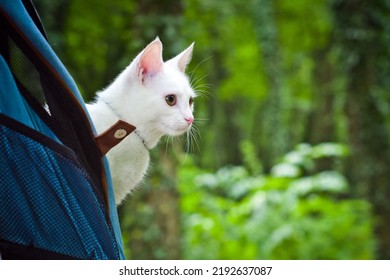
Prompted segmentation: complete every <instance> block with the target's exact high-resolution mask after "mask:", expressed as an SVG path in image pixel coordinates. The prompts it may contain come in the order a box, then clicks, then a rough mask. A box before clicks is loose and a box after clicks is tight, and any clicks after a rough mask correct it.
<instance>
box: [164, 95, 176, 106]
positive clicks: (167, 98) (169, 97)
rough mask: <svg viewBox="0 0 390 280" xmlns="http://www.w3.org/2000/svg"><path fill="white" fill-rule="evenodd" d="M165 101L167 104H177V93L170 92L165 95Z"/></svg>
mask: <svg viewBox="0 0 390 280" xmlns="http://www.w3.org/2000/svg"><path fill="white" fill-rule="evenodd" d="M165 101H166V102H167V104H168V105H169V106H173V105H175V104H176V95H174V94H170V95H167V96H165Z"/></svg>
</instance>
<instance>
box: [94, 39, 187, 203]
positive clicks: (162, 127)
mask: <svg viewBox="0 0 390 280" xmlns="http://www.w3.org/2000/svg"><path fill="white" fill-rule="evenodd" d="M192 49H193V44H192V45H191V46H190V47H188V48H187V49H186V50H185V51H183V52H182V53H180V54H179V55H177V56H176V57H174V58H173V59H171V60H169V61H167V62H165V63H164V62H163V60H162V44H161V41H160V40H159V39H158V38H157V39H156V40H154V41H153V42H152V43H150V44H149V45H148V46H147V47H146V48H145V49H144V50H143V51H142V52H141V53H140V54H139V55H138V56H137V57H136V58H135V59H134V60H133V62H132V63H131V64H130V65H129V66H128V67H127V68H126V69H125V70H124V71H123V72H122V73H121V74H120V75H119V76H118V77H117V78H116V79H115V80H114V82H113V83H112V84H111V85H110V86H108V87H107V88H106V89H105V90H103V91H101V92H98V93H97V99H96V101H95V102H94V103H92V104H88V105H87V109H88V111H89V113H90V115H91V118H92V121H93V123H94V125H95V127H96V129H97V132H98V133H101V132H103V131H105V130H106V129H108V128H109V127H111V126H112V125H113V124H114V123H115V122H116V121H118V120H119V119H123V120H125V121H126V122H128V123H130V124H132V125H134V126H135V127H136V131H137V133H138V135H139V136H138V135H137V134H136V133H135V132H133V133H132V134H131V135H129V136H128V137H127V138H125V139H124V140H123V141H122V142H121V143H120V144H118V145H117V146H116V147H114V148H112V149H111V150H110V151H109V152H108V154H107V157H108V161H109V164H110V170H111V175H112V178H113V185H114V191H115V200H116V203H117V205H118V204H120V203H121V202H122V201H123V199H124V198H125V197H126V196H127V194H129V193H131V190H132V189H134V187H135V186H136V185H137V184H138V183H139V182H140V181H141V180H142V178H143V177H144V175H145V174H146V172H147V169H148V165H149V161H150V158H149V151H148V149H151V148H154V147H155V146H156V145H157V143H158V141H159V139H160V138H161V137H162V136H163V135H170V136H177V135H181V134H183V133H185V132H186V131H188V130H189V129H190V128H191V124H192V121H188V120H189V119H191V120H193V114H192V112H193V106H190V105H189V100H190V98H194V97H195V92H194V91H193V89H192V88H191V86H190V83H189V80H188V78H187V76H186V75H185V74H184V70H185V67H186V65H187V64H188V63H189V61H190V59H191V54H192ZM171 94H174V95H175V96H176V98H177V102H176V104H175V105H174V106H169V105H168V104H167V102H166V100H165V97H166V96H167V95H171ZM186 119H187V120H186ZM141 139H142V140H143V141H144V143H145V144H146V147H147V148H146V147H145V145H144V143H143V141H142V140H141Z"/></svg>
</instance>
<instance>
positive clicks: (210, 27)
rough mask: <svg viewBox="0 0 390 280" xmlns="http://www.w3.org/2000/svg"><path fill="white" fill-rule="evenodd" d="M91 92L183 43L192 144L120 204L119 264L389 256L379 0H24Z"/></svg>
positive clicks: (163, 155) (387, 23)
mask: <svg viewBox="0 0 390 280" xmlns="http://www.w3.org/2000/svg"><path fill="white" fill-rule="evenodd" d="M34 3H35V5H36V7H37V10H38V11H39V13H40V15H41V18H42V21H43V23H44V25H45V28H46V30H47V32H48V35H49V40H50V42H51V44H52V46H53V48H54V49H55V51H56V52H57V53H58V55H59V57H60V58H61V60H62V61H63V62H64V64H65V66H66V67H67V68H68V70H69V71H70V73H71V74H72V76H73V77H74V79H75V80H76V82H77V83H78V85H79V88H80V90H81V92H82V93H83V96H84V98H85V100H86V101H88V100H91V98H93V96H94V94H95V92H96V91H97V90H100V89H102V88H103V87H104V86H106V85H107V84H108V83H109V82H110V81H111V80H113V79H114V78H115V76H116V75H118V73H119V72H120V71H121V70H122V69H123V68H124V67H125V66H126V65H128V64H129V63H130V61H131V60H132V59H133V58H134V56H135V55H136V54H137V53H138V52H139V51H140V50H141V49H142V48H143V47H144V46H145V45H146V44H147V43H148V42H150V41H151V40H153V39H154V38H155V37H156V36H157V35H158V36H159V37H160V38H161V40H162V42H163V44H164V56H165V58H169V57H172V56H174V55H175V54H177V53H178V52H179V51H181V50H183V49H184V48H185V47H187V46H188V45H189V44H190V43H191V42H193V41H195V51H194V56H193V60H192V63H191V65H190V66H189V70H188V74H189V76H190V77H191V81H192V84H193V85H194V88H195V89H196V91H197V92H198V94H199V97H198V98H197V99H196V107H195V116H196V119H197V121H196V123H195V126H196V129H197V131H198V132H199V133H198V136H197V139H196V141H195V140H194V139H190V140H188V139H187V140H186V139H184V138H182V139H175V140H173V141H172V140H170V141H168V140H163V141H162V143H161V144H160V145H159V147H158V148H156V149H155V150H153V151H152V161H153V164H152V168H151V170H150V174H149V176H148V178H147V179H146V180H145V182H144V183H143V184H142V187H140V188H139V190H138V191H137V192H135V194H134V195H133V196H132V197H131V198H130V199H129V200H128V201H127V202H126V203H125V204H124V205H122V206H121V207H120V208H119V212H120V220H121V226H122V232H123V238H124V243H125V250H126V256H127V257H128V258H129V259H389V258H390V223H388V221H390V203H388V201H390V188H389V183H390V172H388V167H389V166H390V140H389V127H390V126H389V125H390V98H389V96H390V95H389V94H388V92H389V90H390V80H389V79H388V77H389V76H390V61H389V57H390V48H389V47H388V46H389V45H390V0H377V1H371V0H318V1H309V0H296V1H283V0H274V1H272V0H248V1H239V0H231V1H209V0H182V1H173V0H162V1H153V0H145V1H134V0H113V1H91V0H77V1H76V0H58V1H49V0H35V1H34Z"/></svg>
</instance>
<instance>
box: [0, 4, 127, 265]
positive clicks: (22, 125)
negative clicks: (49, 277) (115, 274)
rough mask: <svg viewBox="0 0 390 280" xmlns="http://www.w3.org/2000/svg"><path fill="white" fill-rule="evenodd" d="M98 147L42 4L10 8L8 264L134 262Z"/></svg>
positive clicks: (4, 120) (1, 164)
mask: <svg viewBox="0 0 390 280" xmlns="http://www.w3.org/2000/svg"><path fill="white" fill-rule="evenodd" d="M96 139H97V138H96V137H95V130H94V127H93V125H92V123H91V121H90V118H89V116H88V113H87V111H86V109H85V104H84V101H83V99H82V97H81V95H80V93H79V91H78V89H77V87H76V85H75V83H74V81H73V79H72V77H71V76H70V75H69V73H68V72H67V70H66V69H65V67H64V66H63V64H62V63H61V62H60V60H59V59H58V57H57V56H56V54H55V53H54V51H53V50H52V48H51V47H50V45H49V43H48V42H47V38H46V35H45V32H44V29H43V27H42V25H41V23H40V21H39V17H38V15H37V13H36V11H35V9H34V7H33V5H32V3H31V2H30V1H26V0H0V259H124V254H123V244H122V236H121V232H120V226H119V221H118V215H117V210H116V205H115V201H114V195H113V188H112V183H111V177H110V174H109V169H108V165H107V160H106V158H105V157H104V155H103V154H104V153H102V152H101V151H102V150H101V149H100V148H99V145H98V141H97V140H96Z"/></svg>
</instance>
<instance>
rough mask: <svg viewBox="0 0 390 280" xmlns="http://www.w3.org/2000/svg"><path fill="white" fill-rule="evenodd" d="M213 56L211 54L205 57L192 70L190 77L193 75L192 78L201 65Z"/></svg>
mask: <svg viewBox="0 0 390 280" xmlns="http://www.w3.org/2000/svg"><path fill="white" fill-rule="evenodd" d="M211 58H212V56H211V55H210V56H209V57H206V58H205V59H203V60H202V61H201V62H199V63H198V64H197V65H196V66H195V68H194V69H193V70H192V71H191V72H190V77H191V79H192V76H193V75H194V73H196V70H197V69H198V67H199V66H200V65H202V64H203V63H205V62H206V61H207V60H209V59H211Z"/></svg>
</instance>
